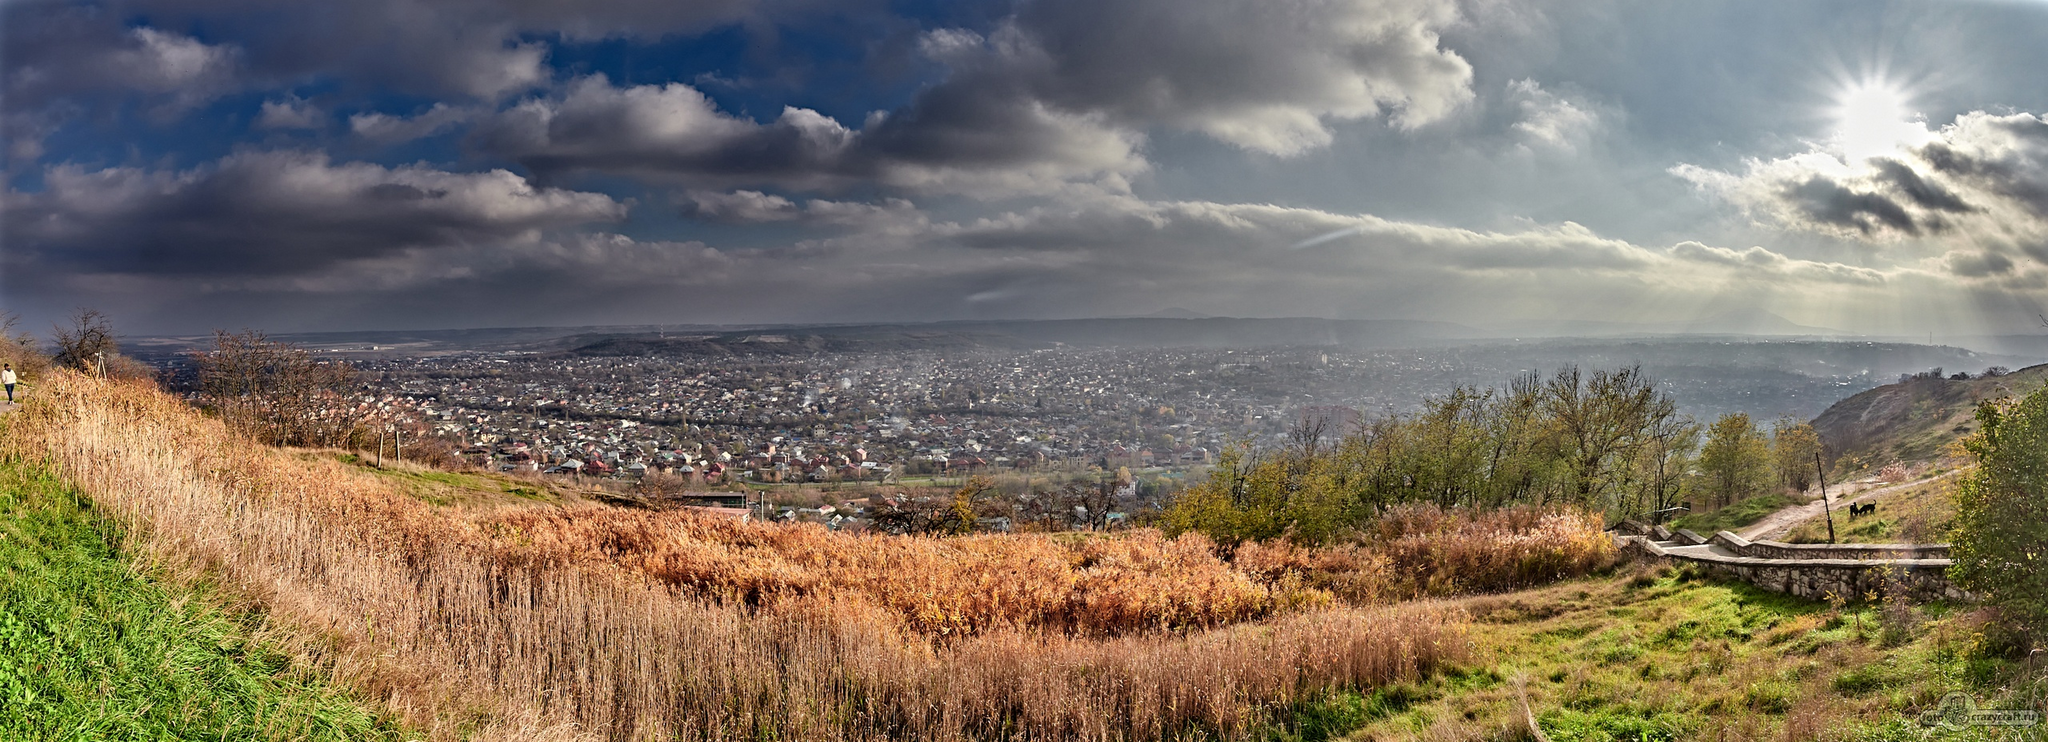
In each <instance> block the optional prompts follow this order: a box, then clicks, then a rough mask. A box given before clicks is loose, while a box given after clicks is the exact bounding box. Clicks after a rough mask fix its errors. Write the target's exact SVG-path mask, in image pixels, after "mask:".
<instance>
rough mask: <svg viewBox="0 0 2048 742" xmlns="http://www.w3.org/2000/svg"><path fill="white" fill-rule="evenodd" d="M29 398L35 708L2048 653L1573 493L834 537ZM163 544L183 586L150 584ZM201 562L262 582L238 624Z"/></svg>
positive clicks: (1203, 684) (1113, 707)
mask: <svg viewBox="0 0 2048 742" xmlns="http://www.w3.org/2000/svg"><path fill="white" fill-rule="evenodd" d="M5 432H6V433H8V435H6V436H0V455H4V456H6V457H8V458H4V459H0V462H41V463H37V464H35V465H36V466H40V467H46V468H45V469H37V470H36V471H38V472H42V471H47V472H49V473H50V476H43V475H38V476H39V477H41V478H40V479H38V480H37V481H35V482H27V481H23V482H19V483H16V482H11V481H9V480H6V479H5V478H4V477H5V476H6V475H7V471H8V470H7V469H6V468H5V467H0V485H8V484H13V485H15V486H14V490H17V491H19V490H31V491H35V492H40V493H41V495H39V497H41V501H40V503H41V504H39V505H36V507H37V508H41V509H42V510H44V511H48V513H49V517H43V516H36V515H35V513H34V512H31V511H30V510H24V509H21V508H18V507H16V505H18V504H19V501H17V500H15V499H10V498H11V497H13V496H11V495H7V494H5V492H7V491H8V490H7V489H6V488H0V506H6V507H0V511H4V512H0V515H6V516H8V519H7V520H6V522H5V523H0V566H4V567H6V569H5V570H0V577H6V578H7V579H8V580H10V581H11V582H10V583H9V584H8V590H7V591H4V592H0V608H5V609H7V610H5V611H0V692H6V693H7V694H8V695H5V696H0V697H5V698H8V699H10V700H11V699H16V698H21V697H24V696H23V695H22V692H21V691H20V690H19V689H22V688H28V689H31V690H32V691H33V692H34V693H36V694H38V695H37V696H36V697H38V698H52V699H59V700H63V701H64V703H65V705H63V706H61V714H60V715H59V716H55V717H52V716H29V715H17V716H13V717H10V716H8V715H7V714H6V710H7V709H8V708H10V706H9V705H8V704H5V703H0V738H4V739H81V738H89V739H102V738H105V739H129V738H132V739H166V738H179V739H199V738H206V739H215V738H223V737H225V738H232V739H270V738H287V739H318V738H323V737H333V738H346V739H375V738H379V737H385V736H391V735H394V734H395V735H402V736H403V737H404V738H407V739H415V738H417V739H429V740H435V741H436V742H440V741H442V740H449V741H451V742H452V741H453V740H458V739H461V740H474V741H475V742H486V741H488V740H515V739H516V740H533V739H540V740H559V741H561V742H568V741H570V740H579V741H580V740H590V741H591V742H596V740H614V739H618V740H623V739H687V740H705V741H707V742H708V741H710V740H729V739H742V738H751V739H805V740H835V739H837V740H875V739H903V740H928V741H929V742H940V741H941V740H944V741H948V742H958V741H962V740H976V739H987V740H995V739H1005V740H1008V739H1045V740H1063V739H1091V740H1125V741H1128V742H1141V741H1143V740H1170V739H1195V738H1199V739H1212V740H1219V742H1220V741H1223V740H1245V741H1246V742H1250V741H1252V740H1321V739H1328V738H1331V737H1334V736H1338V735H1345V734H1349V735H1350V736H1351V738H1353V739H1374V740H1404V739H1432V740H1443V739H1521V738H1527V737H1534V736H1538V735H1536V734H1527V732H1528V729H1529V727H1530V726H1531V725H1533V726H1536V727H1537V728H1538V729H1539V730H1540V734H1541V735H1543V736H1547V737H1548V738H1549V739H1552V740H1557V741H1558V742H1567V741H1568V740H1617V739H1658V740H1671V739H1692V738H1726V739H1767V738H1773V739H1774V738H1784V739H1814V738H1830V739H1860V738H1884V739H1891V738H1896V737H1898V734H1896V733H1898V732H1905V731H1913V730H1910V729H1907V728H1906V727H1905V726H1904V724H1905V723H1906V722H1904V721H1902V720H1905V719H1911V718H1914V716H1915V715H1917V714H1919V713H1921V712H1923V711H1926V710H1929V709H1931V708H1933V707H1934V704H1935V703H1937V702H1938V701H1939V700H1940V699H1941V698H1942V695H1943V694H1944V693H1946V692H1949V691H1967V692H1972V693H1976V694H1979V695H1980V697H1982V698H1984V699H1987V700H1988V701H1997V702H2004V701H2006V700H2007V699H2010V698H2013V697H2017V696H2019V695H2020V694H2022V693H2027V692H2032V687H2031V686H2027V685H2024V684H2025V683H2030V682H2033V677H2034V676H2032V675H2028V674H2027V673H2028V672H2030V670H2029V669H2028V668H2026V667H2024V666H2022V665H2021V664H2019V663H2017V662H2014V661H2013V659H2012V657H2011V656H2010V655H2011V652H2008V651H2005V650H2004V649H2000V647H2003V646H2005V645H2003V644H1998V643H1996V642H1992V641H1988V640H1986V639H1982V638H1980V637H1986V636H1993V635H1995V634H1996V627H1994V626H1989V625H1987V624H1986V623H1985V621H1984V619H1983V618H1982V617H1981V616H1979V615H1977V614H1974V613H1964V612H1956V611H1953V610H1952V609H1951V608H1950V607H1947V606H1939V605H1937V606H1929V607H1926V608H1925V609H1911V608H1909V607H1908V606H1905V605H1903V604H1899V605H1895V606H1874V605H1873V606H1856V607H1846V606H1832V607H1830V606H1828V605H1826V604H1823V603H1817V602H1812V601H1802V600H1797V599H1793V598H1786V597H1781V596H1776V595H1769V594H1763V593H1760V592H1758V591H1756V590H1754V589H1751V588H1748V587H1745V586H1741V585H1723V584H1720V583H1717V582H1714V581H1713V580H1710V579H1707V578H1706V577H1705V576H1704V575H1701V574H1699V573H1697V572H1694V571H1692V570H1685V569H1672V568H1669V567H1655V566H1651V565H1642V566H1638V567H1634V568H1629V569H1626V570H1624V571H1622V572H1621V573H1620V574H1614V573H1613V572H1611V571H1609V569H1608V565H1610V558H1611V557H1612V556H1613V555H1614V552H1613V548H1612V542H1611V541H1609V540H1608V539H1607V538H1606V537H1605V536H1604V535H1603V534H1602V533H1601V531H1600V530H1599V525H1600V524H1599V522H1598V519H1597V517H1590V516H1584V515H1583V514H1581V515H1573V514H1571V513H1569V512H1549V513H1545V512H1543V511H1535V510H1527V509H1521V510H1502V511H1493V512H1490V513H1484V514H1470V515H1456V514H1447V513H1443V512H1441V511H1415V512H1412V513H1410V514H1408V515H1406V516H1404V517H1402V518H1394V519H1391V520H1390V521H1389V522H1383V523H1382V524H1381V525H1380V528H1379V529H1378V531H1377V535H1376V536H1375V537H1373V538H1369V539H1365V540H1361V541H1358V542H1353V543H1346V544H1340V545H1335V546H1325V547H1315V548H1309V547H1298V546H1294V545H1290V544H1287V543H1286V542H1277V541H1276V542H1262V543H1246V544H1243V545H1240V546H1238V547H1237V548H1236V549H1234V550H1232V551H1231V552H1228V553H1226V552H1224V551H1222V550H1219V549H1217V548H1215V547H1214V545H1213V544H1212V543H1211V542H1210V541H1208V540H1207V539H1205V538H1202V537H1201V536H1199V535H1196V534H1188V535H1183V536H1181V537H1178V538H1172V539H1169V538H1166V537H1165V536H1164V535H1163V534H1161V533H1159V532H1158V531H1153V530H1147V529H1139V530H1133V531H1128V532H1122V533H1117V534H1092V535H1083V534H1036V533H1025V534H988V535H979V536H971V537H891V536H883V535H879V534H869V535H853V534H833V533H828V532H826V531H825V530H823V529H822V528H818V527H815V526H786V525H773V524H761V523H738V522H730V521H723V520H717V521H713V520H706V519H701V518H699V517H696V516H693V515H691V514H689V513H677V512H654V511H645V510H634V509H626V508H613V507H606V506H603V505H600V504H597V503H593V502H587V501H581V500H580V498H579V497H577V493H574V492H564V491H557V490H554V489H551V488H548V489H544V488H539V487H532V486H530V483H528V482H525V481H523V480H517V479H507V478H502V477H499V476H497V475H491V474H449V473H445V472H434V471H428V470H419V469H412V468H406V467H395V466H394V467H392V468H378V467H373V466H368V465H366V463H365V462H363V461H362V460H360V459H358V458H354V457H351V456H349V455H347V454H338V453H335V452H326V451H291V450H278V449H270V448H265V447H252V446H249V445H246V444H245V443H244V442H242V441H240V440H238V439H237V438H235V437H234V436H232V435H229V434H228V433H227V431H226V430H225V429H224V428H223V427H222V426H221V424H220V422H219V421H218V420H212V419H208V418H205V417H204V416H202V415H200V414H198V413H197V412H195V411H193V410H192V409H191V408H190V407H189V406H187V405H186V404H185V403H184V402H183V401H182V400H179V399H176V398H174V397H170V396H168V395H164V394H162V393H160V392H158V391H156V390H154V389H152V388H149V387H147V386H146V385H130V384H124V383H110V382H102V381H97V380H91V379H84V378H81V377H76V376H72V375H68V374H64V375H59V376H57V377H55V378H53V379H51V381H50V382H49V383H48V385H47V386H46V387H44V388H43V389H42V393H41V394H40V395H39V396H38V397H37V398H36V399H33V400H31V401H30V403H29V404H28V405H25V406H24V407H23V409H22V410H20V411H18V412H16V413H13V414H11V415H9V416H8V419H7V421H6V428H5ZM16 471H25V470H21V469H16ZM60 478H61V480H62V481H60ZM67 482H68V484H66V483H67ZM68 488H75V490H72V489H68ZM73 492H75V494H72V493H73ZM59 495H61V497H60V496H59ZM7 508H15V509H11V510H10V509H7ZM88 513H90V514H91V515H90V516H88V515H87V514H88ZM39 517H40V518H43V520H45V521H50V522H51V523H55V524H56V525H54V526H51V525H46V524H43V523H42V521H38V520H36V518H39ZM59 520H61V521H63V522H62V523H58V522H57V521H59ZM31 526H33V527H31ZM97 528H108V529H115V530H112V531H109V534H108V535H110V536H111V538H108V539H105V540H102V537H101V536H100V535H98V532H97V530H96V529H97ZM67 534H68V535H67ZM57 536H63V538H61V539H60V538H57ZM66 539H68V540H70V541H72V542H75V545H67V544H65V543H63V541H65V540H66ZM109 541H111V542H112V543H109ZM116 552H118V556H116ZM60 560H62V563H61V564H60V563H59V561H60ZM135 563H142V564H147V565H151V566H150V567H149V568H148V569H149V573H150V574H149V577H150V578H151V579H152V580H154V579H155V575H157V574H161V575H163V576H164V577H165V578H167V579H166V580H164V582H165V583H167V584H164V585H162V586H151V585H140V584H135V583H137V581H136V580H132V579H130V580H127V584H124V583H123V575H131V576H132V574H133V573H131V572H129V569H130V567H129V566H128V565H130V564H135ZM42 565H52V566H51V567H48V568H46V567H44V566H42ZM48 574H62V575H69V576H73V577H75V578H77V579H73V580H70V581H68V582H64V581H59V580H54V579H51V578H48V577H45V576H44V575H48ZM1451 575H1455V579H1451V578H1450V576H1451ZM179 580H185V581H189V582H192V583H195V584H196V585H198V586H203V587H204V590H205V591H207V592H208V593H209V594H213V595H217V596H219V601H220V602H223V603H227V604H231V605H234V606H240V607H244V608H241V610H246V611H247V612H246V613H242V614H236V615H235V617H234V619H232V620H230V621H228V622H222V621H220V620H216V618H215V616H218V615H220V614H218V613H212V612H209V611H208V610H207V609H206V606H205V605H202V604H201V603H200V602H180V600H181V598H182V596H184V595H189V594H192V593H193V592H194V590H195V589H196V588H195V584H178V581H179ZM1558 580H1565V582H1562V583H1561V584H1555V585H1550V586H1547V587H1546V586H1545V583H1551V582H1553V581H1558ZM1515 588H1519V589H1520V591H1518V592H1506V593H1499V594H1495V595H1486V596H1478V597H1469V596H1467V594H1468V593H1470V592H1473V591H1492V590H1505V589H1515ZM38 591H40V593H38ZM55 593H61V594H55ZM15 596H25V597H15ZM204 597H205V596H204V595H202V596H201V598H204ZM1416 597H1424V598H1427V599H1420V600H1417V599H1411V598H1416ZM10 600H11V601H12V603H9V602H8V601H10ZM162 605H170V606H174V607H176V606H183V607H184V609H185V610H187V614H186V615H185V616H184V617H181V616H180V615H179V614H178V613H177V612H176V610H171V609H161V608H159V606H162ZM16 606H20V607H19V608H17V607H16ZM95 615H110V616H112V617H113V620H108V621H103V620H100V619H98V618H96V617H93V616H95ZM19 616H30V617H31V618H32V619H33V620H34V621H36V622H37V625H40V626H51V627H59V626H62V627H70V628H69V629H66V630H62V631H60V630H47V629H36V630H32V631H23V630H21V629H20V627H21V626H22V625H23V624H21V623H20V622H19V621H18V620H16V617H19ZM79 616H86V617H87V618H86V620H84V621H83V622H80V621H77V620H73V618H74V617H79ZM153 617H154V618H153ZM158 618H168V619H175V620H174V621H170V622H169V623H168V624H166V623H164V622H163V621H157V619H158ZM138 619H147V620H138ZM10 620H15V623H9V621H10ZM152 621H155V623H151V622H152ZM86 629H91V630H92V631H86ZM137 629H141V631H137ZM241 629H247V631H242V630H241ZM66 631H68V632H69V633H65V632H66ZM252 634H253V635H254V636H250V635H252ZM18 637H26V638H27V639H28V640H27V641H24V640H23V639H21V638H18ZM47 637H59V638H61V640H62V641H63V642H69V644H59V643H53V642H51V641H43V639H44V638H47ZM245 637H246V638H245ZM269 647H276V648H277V649H276V650H273V649H269ZM280 650H281V651H280ZM159 655H164V656H172V657H175V658H176V659H175V662H163V661H158V660H156V659H154V658H155V657H157V656H159ZM65 662H69V663H70V665H63V664H62V663H65ZM52 668H56V670H57V671H54V672H53V670H52ZM194 679H204V680H205V682H206V683H208V684H209V685H210V686H211V687H212V688H215V689H216V690H215V691H214V692H212V693H203V692H200V687H199V686H198V685H197V684H196V683H194V682H186V681H189V680H194ZM357 699H363V701H362V702H358V701H357ZM1524 699H1526V700H1524ZM158 723H160V726H158V727H156V728H153V729H145V728H144V727H146V726H147V725H151V724H158ZM81 725H97V726H96V727H95V729H96V730H99V731H104V730H108V729H114V728H115V727H116V726H117V725H125V726H128V727H133V728H136V729H138V730H140V732H139V733H137V734H132V735H122V734H105V733H101V734H90V733H88V734H85V735H79V734H71V733H67V730H74V729H80V728H84V726H81ZM322 725H324V726H322ZM279 730H283V731H279ZM300 730H304V731H303V733H298V732H299V731H300ZM411 730H418V732H417V736H415V734H414V733H413V732H412V731H411ZM329 731H331V732H332V734H327V733H326V732H329ZM153 732H161V733H153ZM1525 735H1526V736H1525Z"/></svg>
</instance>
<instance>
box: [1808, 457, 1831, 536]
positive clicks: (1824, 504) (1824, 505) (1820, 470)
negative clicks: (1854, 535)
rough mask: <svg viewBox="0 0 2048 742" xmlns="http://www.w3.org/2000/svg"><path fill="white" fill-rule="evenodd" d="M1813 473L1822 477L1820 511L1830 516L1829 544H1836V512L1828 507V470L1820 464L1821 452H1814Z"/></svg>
mask: <svg viewBox="0 0 2048 742" xmlns="http://www.w3.org/2000/svg"><path fill="white" fill-rule="evenodd" d="M1813 471H1814V473H1815V474H1817V475H1818V476H1819V477H1820V510H1821V512H1823V513H1827V515H1828V543H1830V544H1832V543H1834V542H1835V510H1834V508H1831V507H1829V506H1828V470H1827V467H1825V466H1822V465H1821V463H1820V452H1819V451H1815V452H1813Z"/></svg>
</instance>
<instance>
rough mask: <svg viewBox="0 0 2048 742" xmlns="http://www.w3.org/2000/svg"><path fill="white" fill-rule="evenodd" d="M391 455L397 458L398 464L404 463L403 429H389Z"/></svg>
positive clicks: (402, 464)
mask: <svg viewBox="0 0 2048 742" xmlns="http://www.w3.org/2000/svg"><path fill="white" fill-rule="evenodd" d="M391 456H392V457H393V458H396V459H398V465H399V466H404V465H405V431H402V430H399V429H397V428H392V429H391Z"/></svg>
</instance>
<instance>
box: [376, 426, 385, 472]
mask: <svg viewBox="0 0 2048 742" xmlns="http://www.w3.org/2000/svg"><path fill="white" fill-rule="evenodd" d="M377 468H379V469H382V468H384V427H383V426H381V425H380V426H378V427H377Z"/></svg>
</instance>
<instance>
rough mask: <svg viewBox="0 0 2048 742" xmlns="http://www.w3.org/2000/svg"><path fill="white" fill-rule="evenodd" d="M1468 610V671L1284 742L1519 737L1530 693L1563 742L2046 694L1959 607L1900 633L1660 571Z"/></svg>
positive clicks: (1341, 710) (1750, 729) (1857, 610)
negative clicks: (1953, 696) (1964, 696)
mask: <svg viewBox="0 0 2048 742" xmlns="http://www.w3.org/2000/svg"><path fill="white" fill-rule="evenodd" d="M1460 602H1461V603H1462V604H1464V605H1465V607H1466V608H1467V610H1468V611H1470V612H1471V614H1472V616H1473V621H1474V624H1473V626H1474V628H1473V636H1472V641H1473V643H1474V646H1475V648H1476V650H1477V652H1476V659H1475V660H1474V661H1473V662H1472V663H1471V664H1470V666H1466V667H1460V668H1454V669H1452V670H1451V671H1449V672H1445V673H1439V674H1438V675H1436V676H1433V677H1431V678H1427V679H1425V680H1422V681H1419V682H1414V683H1408V684H1403V685H1401V686H1397V687H1395V691H1394V692H1395V694H1396V696H1397V698H1396V699H1395V700H1397V701H1398V702H1396V703H1390V702H1388V699H1387V698H1385V697H1384V694H1385V693H1386V692H1387V689H1381V690H1380V691H1378V692H1371V693H1364V694H1350V695H1346V696H1341V697H1339V698H1337V699H1333V700H1330V701H1327V702H1322V703H1318V704H1313V705H1311V706H1310V707H1307V708H1303V709H1301V713H1300V714H1299V715H1298V716H1297V723H1296V724H1295V725H1293V726H1292V727H1291V728H1289V729H1287V730H1284V731H1280V732H1276V733H1275V734H1273V735H1272V736H1273V737H1274V738H1275V739H1287V740H1294V739H1301V740H1310V739H1324V738H1335V737H1344V738H1347V739H1352V740H1414V739H1524V738H1527V735H1526V734H1525V733H1524V732H1523V731H1522V730H1523V729H1524V727H1523V724H1524V722H1523V718H1524V717H1523V714H1524V712H1523V707H1522V702H1521V698H1522V694H1523V693H1526V694H1527V697H1528V699H1529V710H1528V713H1529V714H1531V715H1533V716H1534V717H1535V718H1536V720H1537V724H1538V725H1539V726H1540V727H1541V728H1542V730H1543V732H1544V734H1545V735H1546V736H1548V737H1549V738H1550V739H1551V740H1553V741H1554V742H1566V741H1571V742H1622V741H1628V742H1634V741H1635V740H1691V739H1757V740H1777V739H1814V738H1825V739H1843V740H1886V739H1907V738H1911V739H1922V738H1923V737H1922V735H1925V734H1926V732H1927V730H1925V729H1922V728H1920V727H1919V726H1918V725H1917V723H1916V722H1915V721H1914V720H1915V719H1917V718H1918V714H1919V713H1920V712H1922V711H1925V710H1928V709H1931V708H1934V707H1936V706H1937V705H1938V704H1939V702H1940V699H1941V697H1942V695H1943V694H1945V693H1948V692H1950V691H1963V692H1967V693H1970V694H1972V695H1973V696H1974V697H1975V698H1976V699H1977V700H1978V702H1979V703H1980V704H1982V705H1984V706H1985V707H1993V706H1997V707H2005V708H2011V707H2025V705H2026V704H2027V703H2028V702H2026V701H2024V700H2020V699H2024V698H2028V697H2032V698H2036V699H2039V698H2043V697H2048V694H2044V691H2048V679H2044V678H2042V677H2040V675H2039V674H2038V673H2039V670H2038V669H2036V670H2034V671H2033V672H2034V673H2036V674H2031V675H2030V674H2029V670H2028V669H2027V668H2026V666H2025V663H2024V661H2023V657H2024V655H2023V654H2018V655H2016V654H2015V653H2014V652H2013V651H2011V650H2010V649H2001V648H2000V647H2002V646H2004V645H2002V644H2001V643H2000V642H1999V641H1997V640H1995V639H1987V638H1986V634H1996V633H1997V632H1998V631H1999V628H1998V626H1997V625H1996V623H1995V622H1993V623H1991V624H1986V623H1984V622H1983V619H1982V617H1980V616H1977V615H1975V614H1974V613H1972V612H1970V611H1968V610H1958V609H1957V608H1955V607H1952V606H1947V605H1930V606H1921V607H1919V608H1917V609H1916V611H1917V615H1916V618H1915V620H1914V621H1911V622H1906V621H1899V620H1896V619H1894V620H1893V621H1892V622H1890V623H1889V624H1888V623H1887V621H1886V620H1885V619H1884V616H1883V613H1884V612H1883V609H1882V607H1881V606H1876V605H1861V606H1859V605H1851V606H1846V607H1844V608H1841V609H1837V608H1835V607H1833V606H1830V605H1828V604H1826V603H1818V602H1813V601H1807V600H1801V599H1797V598H1791V597H1787V596H1783V595H1779V594H1776V593H1770V592H1765V591H1762V590H1758V589H1756V588H1753V587H1751V586H1749V585H1745V584H1741V583H1725V582H1720V581H1716V580H1713V579H1709V578H1706V577H1703V576H1701V575H1699V574H1698V573H1695V572H1693V571H1690V570H1683V569H1673V568H1670V567H1661V568H1651V567H1648V566H1647V565H1645V566H1643V567H1639V568H1637V570H1636V571H1631V572H1625V573H1623V574H1621V575H1617V576H1614V577H1607V578H1594V579H1587V580H1581V581H1576V582H1572V583H1565V584H1561V585H1557V586H1552V587H1548V588H1542V589H1538V590H1528V591H1522V592H1517V593H1509V594H1504V595H1498V596H1488V597H1480V598H1469V599H1465V600H1463V601H1460ZM1888 626H1889V627H1890V628H1891V629H1892V630H1891V631H1889V632H1888V631H1887V628H1888ZM1518 688H1519V690H1518ZM2034 703H2035V707H2036V708H2039V702H2038V701H2036V702H2034ZM2043 710H2048V709H2043ZM1332 727H1339V728H1342V729H1341V730H1335V731H1333V730H1332V729H1331V728H1332ZM2040 731H2044V732H2048V729H2044V730H2040ZM1907 732H1910V733H1911V734H1910V737H1907V736H1901V735H1903V734H1905V733H1907ZM1980 732H1981V730H1980ZM1980 732H1969V733H1963V734H1956V735H1951V734H1949V733H1947V732H1937V733H1935V734H1933V735H1932V736H1931V738H1932V739H1976V738H1977V737H1971V736H1969V735H1970V734H1977V733H1980ZM1986 739H1989V737H1986ZM2015 739H2048V736H2037V737H2019V738H2015Z"/></svg>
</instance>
